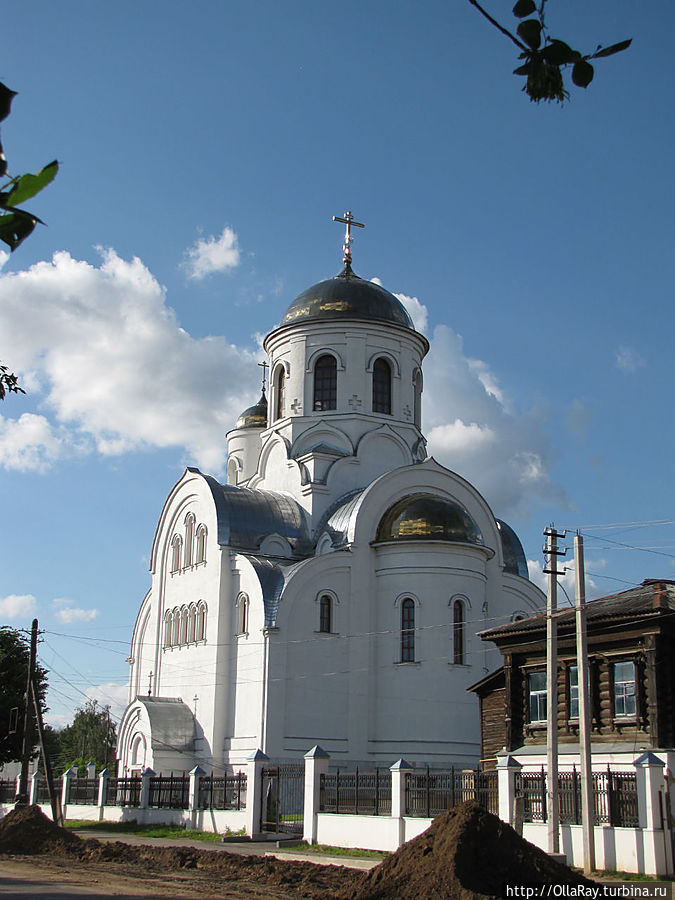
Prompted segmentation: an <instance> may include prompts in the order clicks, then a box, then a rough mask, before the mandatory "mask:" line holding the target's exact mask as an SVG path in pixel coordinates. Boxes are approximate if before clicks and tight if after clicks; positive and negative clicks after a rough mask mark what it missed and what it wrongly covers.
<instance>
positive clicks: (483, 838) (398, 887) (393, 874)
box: [343, 802, 591, 900]
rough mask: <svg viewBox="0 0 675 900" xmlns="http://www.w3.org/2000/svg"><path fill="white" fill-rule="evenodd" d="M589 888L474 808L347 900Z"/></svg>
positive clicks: (478, 899) (371, 875) (408, 849)
mask: <svg viewBox="0 0 675 900" xmlns="http://www.w3.org/2000/svg"><path fill="white" fill-rule="evenodd" d="M526 882H534V883H538V884H542V883H544V884H549V883H551V884H591V882H589V881H586V880H585V879H584V878H582V877H581V876H580V875H577V874H576V873H574V872H572V871H571V870H570V869H568V868H567V867H566V866H562V865H560V864H559V863H557V862H555V861H554V860H552V859H551V858H550V857H549V856H548V855H547V854H546V853H544V851H543V850H540V849H539V848H538V847H535V846H534V845H533V844H530V843H529V842H528V841H526V840H524V839H523V838H522V837H520V836H519V835H518V834H516V832H515V831H514V830H513V828H511V826H510V825H506V824H505V823H504V822H502V821H501V819H498V818H497V816H493V815H492V814H491V813H489V812H487V811H486V810H484V809H483V808H482V807H480V806H479V805H478V804H477V803H474V802H468V803H463V804H461V805H460V806H457V807H455V808H454V809H451V810H449V811H448V812H447V813H444V814H443V815H442V816H439V817H438V818H437V819H434V821H433V823H432V825H431V827H430V828H428V829H427V830H426V831H425V832H424V833H423V834H421V835H419V837H417V838H415V839H414V840H412V841H409V842H408V843H407V844H404V845H403V846H402V847H401V848H400V849H399V850H398V851H397V852H396V853H394V854H393V855H392V856H390V857H389V858H388V859H385V860H384V861H383V862H382V863H380V865H379V866H377V867H376V868H374V869H371V871H370V872H367V873H365V874H364V875H363V876H362V877H361V881H360V883H359V884H357V885H356V886H355V887H354V888H353V889H352V890H351V891H346V892H345V893H344V894H343V897H345V898H349V900H420V898H422V897H423V898H424V900H483V898H485V897H501V896H503V893H502V892H503V888H504V884H505V883H510V884H524V883H526Z"/></svg>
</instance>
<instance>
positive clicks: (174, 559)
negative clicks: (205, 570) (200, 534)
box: [171, 534, 183, 572]
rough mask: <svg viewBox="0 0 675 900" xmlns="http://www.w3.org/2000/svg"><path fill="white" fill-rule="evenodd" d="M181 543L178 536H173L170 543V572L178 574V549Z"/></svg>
mask: <svg viewBox="0 0 675 900" xmlns="http://www.w3.org/2000/svg"><path fill="white" fill-rule="evenodd" d="M182 543H183V542H182V541H181V539H180V535H178V534H175V535H174V536H173V540H172V541H171V571H172V572H178V571H179V570H180V549H181V544H182Z"/></svg>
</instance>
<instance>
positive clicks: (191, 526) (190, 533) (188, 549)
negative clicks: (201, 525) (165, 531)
mask: <svg viewBox="0 0 675 900" xmlns="http://www.w3.org/2000/svg"><path fill="white" fill-rule="evenodd" d="M194 536H195V517H194V516H193V515H192V513H188V514H187V516H185V555H184V557H183V565H184V566H185V567H186V568H187V566H191V565H192V544H193V541H194Z"/></svg>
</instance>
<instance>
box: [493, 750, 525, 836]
mask: <svg viewBox="0 0 675 900" xmlns="http://www.w3.org/2000/svg"><path fill="white" fill-rule="evenodd" d="M522 768H523V767H522V765H521V764H520V763H519V762H518V760H517V759H515V757H513V756H510V755H509V754H508V753H505V752H504V751H502V752H501V753H498V754H497V793H498V797H499V806H498V809H499V818H500V819H501V820H502V822H506V823H507V824H508V825H512V826H513V827H514V828H515V829H516V831H517V832H518V833H519V834H522V831H523V822H522V814H521V815H519V814H518V809H517V803H516V776H517V775H519V774H520V770H521V769H522Z"/></svg>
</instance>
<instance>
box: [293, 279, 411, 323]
mask: <svg viewBox="0 0 675 900" xmlns="http://www.w3.org/2000/svg"><path fill="white" fill-rule="evenodd" d="M326 319H337V320H342V319H370V320H372V319H374V320H376V321H378V322H391V323H393V324H395V325H402V326H403V327H404V328H412V329H413V330H414V325H413V323H412V319H411V318H410V316H409V315H408V313H407V312H406V309H405V307H404V306H403V304H402V303H401V301H400V300H398V299H397V298H396V297H395V296H394V295H393V294H390V293H389V291H388V290H386V289H385V288H383V287H382V286H381V285H379V284H375V283H374V282H373V281H366V280H365V279H364V278H359V276H358V275H355V274H354V272H352V269H351V266H350V265H349V263H347V264H346V265H345V267H344V269H343V270H342V271H341V272H340V274H339V275H336V276H335V277H334V278H328V279H327V280H326V281H320V282H319V283H318V284H314V285H312V287H309V288H307V290H306V291H303V292H302V293H301V294H299V295H298V296H297V297H296V298H295V300H294V301H293V302H292V303H291V305H290V306H289V307H288V309H287V310H286V313H285V315H284V317H283V319H282V320H281V325H282V326H284V325H295V324H296V323H298V322H315V321H319V320H321V321H323V320H326Z"/></svg>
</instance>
